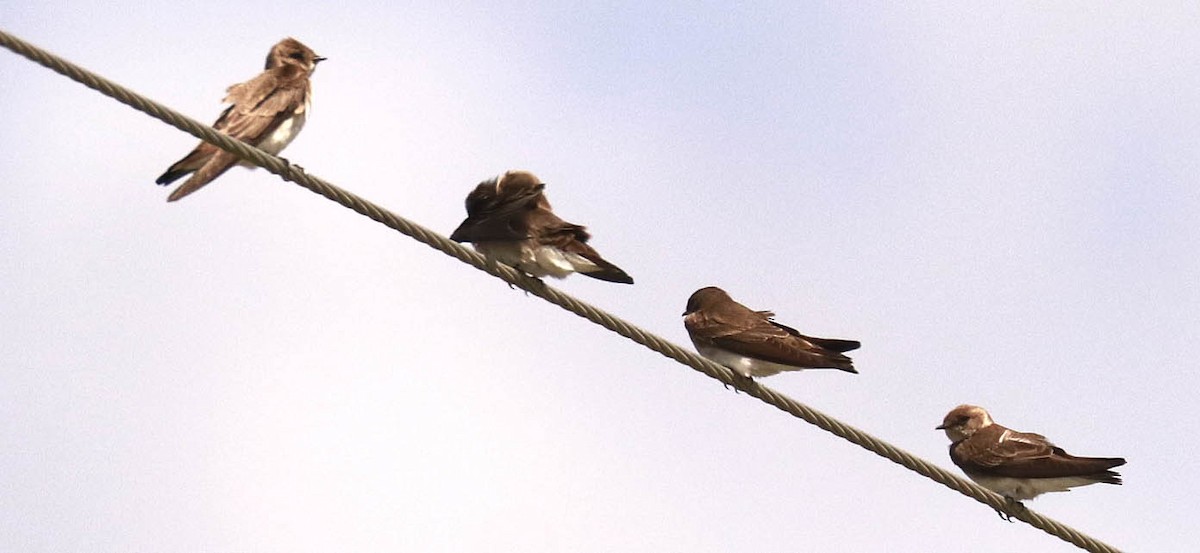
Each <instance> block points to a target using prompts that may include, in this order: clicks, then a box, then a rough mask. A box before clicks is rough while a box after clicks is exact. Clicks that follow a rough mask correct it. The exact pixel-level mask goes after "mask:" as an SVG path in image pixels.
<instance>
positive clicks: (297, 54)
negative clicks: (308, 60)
mask: <svg viewBox="0 0 1200 553" xmlns="http://www.w3.org/2000/svg"><path fill="white" fill-rule="evenodd" d="M288 57H289V58H292V59H294V60H302V59H304V54H303V53H301V52H292V53H291V54H288Z"/></svg>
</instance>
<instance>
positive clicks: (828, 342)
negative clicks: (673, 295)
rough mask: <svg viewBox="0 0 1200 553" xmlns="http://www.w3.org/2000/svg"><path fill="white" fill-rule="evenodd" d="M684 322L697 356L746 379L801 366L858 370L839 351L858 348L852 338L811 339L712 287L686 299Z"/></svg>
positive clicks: (797, 368)
mask: <svg viewBox="0 0 1200 553" xmlns="http://www.w3.org/2000/svg"><path fill="white" fill-rule="evenodd" d="M683 315H684V318H683V326H684V328H686V329H687V332H688V336H690V337H691V338H692V343H693V344H695V345H696V350H697V351H699V352H700V355H703V356H704V357H707V358H709V359H711V360H713V361H716V362H717V363H720V364H722V365H724V366H726V367H728V368H729V369H730V370H732V371H734V372H736V373H737V374H739V375H742V376H743V377H746V378H751V377H755V376H771V375H773V374H779V373H780V372H783V371H798V370H802V369H838V370H842V371H846V372H851V373H855V374H857V373H858V371H856V370H854V364H853V361H851V359H850V358H849V357H847V356H845V355H842V353H844V352H847V351H851V350H855V349H858V347H859V346H860V345H862V344H860V343H858V342H856V341H853V340H835V339H831V338H814V337H812V336H805V335H803V334H800V333H799V332H798V331H796V329H794V328H791V327H788V326H784V325H781V324H779V323H777V322H775V321H773V320H771V317H774V316H775V314H774V313H772V312H770V311H754V310H752V309H750V308H748V307H746V306H744V305H742V304H740V303H738V302H736V301H733V298H730V297H729V294H727V293H725V291H724V290H722V289H720V288H717V287H715V286H709V287H707V288H701V289H699V290H696V291H695V292H694V293H692V296H691V297H689V298H688V302H687V310H685V311H684V312H683Z"/></svg>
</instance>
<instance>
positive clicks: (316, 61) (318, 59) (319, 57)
mask: <svg viewBox="0 0 1200 553" xmlns="http://www.w3.org/2000/svg"><path fill="white" fill-rule="evenodd" d="M327 59H329V58H322V57H321V56H317V57H316V58H313V63H321V62H323V61H325V60H327Z"/></svg>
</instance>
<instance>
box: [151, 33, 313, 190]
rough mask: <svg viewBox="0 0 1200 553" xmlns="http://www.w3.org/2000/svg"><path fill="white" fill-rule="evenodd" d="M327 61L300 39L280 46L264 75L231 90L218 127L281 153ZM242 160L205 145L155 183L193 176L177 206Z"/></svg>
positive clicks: (300, 120) (270, 57) (297, 129)
mask: <svg viewBox="0 0 1200 553" xmlns="http://www.w3.org/2000/svg"><path fill="white" fill-rule="evenodd" d="M324 59H325V58H322V57H319V56H317V55H316V54H315V53H313V51H312V50H311V49H309V48H308V47H307V46H305V45H303V44H301V43H300V42H299V41H298V40H296V39H293V38H286V39H284V40H282V41H280V42H279V43H278V44H276V45H275V46H274V47H272V48H271V52H270V53H269V54H268V55H267V64H266V70H265V71H263V72H262V73H260V74H259V75H258V76H257V77H254V78H253V79H250V80H249V81H246V82H244V83H240V84H235V85H233V86H231V87H229V90H228V95H226V96H225V99H224V102H225V103H228V104H230V106H229V107H228V108H226V109H225V111H224V112H222V113H221V116H220V117H219V118H218V119H217V122H216V123H213V127H214V128H216V129H217V130H219V131H221V132H224V133H225V134H228V135H229V136H232V137H234V138H237V139H239V140H241V141H243V142H246V143H248V144H251V145H254V146H257V147H259V148H262V149H263V150H266V151H267V152H269V153H272V154H278V153H279V152H280V151H282V150H283V148H284V147H286V146H287V145H288V143H290V142H291V141H292V139H293V138H295V137H296V134H297V133H299V132H300V129H301V128H302V127H303V126H304V121H305V119H306V117H307V115H308V113H307V112H308V109H309V104H310V101H311V99H312V85H311V83H310V81H309V77H310V76H311V75H312V73H313V71H314V70H315V69H316V66H317V63H319V62H321V61H322V60H324ZM238 161H239V158H238V157H237V156H235V155H233V154H231V153H229V152H226V151H225V150H222V149H220V148H218V147H216V146H213V145H212V144H209V143H207V142H201V143H200V145H199V146H196V148H195V149H194V150H192V151H191V152H190V153H189V154H188V155H186V156H184V158H183V159H181V160H179V161H177V162H175V164H173V165H171V167H170V168H169V169H167V171H166V172H165V173H163V174H162V175H161V176H159V177H158V179H156V180H155V181H154V182H156V183H158V184H162V185H166V184H170V183H172V182H174V181H175V180H177V179H179V178H180V177H182V176H184V175H187V174H188V173H192V176H191V178H189V179H188V180H186V181H184V183H183V184H182V185H180V186H179V188H177V189H175V191H174V192H172V193H171V195H170V196H169V197H168V198H167V201H171V202H173V201H175V200H178V199H180V198H182V197H184V196H187V195H188V194H191V193H192V192H195V191H197V190H199V189H200V188H201V187H203V186H204V185H206V184H208V183H210V182H212V181H213V179H216V178H217V177H219V176H221V175H222V174H224V173H225V171H228V170H229V168H230V167H233V166H234V165H235V164H237V163H238Z"/></svg>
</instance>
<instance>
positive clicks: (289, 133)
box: [258, 110, 308, 155]
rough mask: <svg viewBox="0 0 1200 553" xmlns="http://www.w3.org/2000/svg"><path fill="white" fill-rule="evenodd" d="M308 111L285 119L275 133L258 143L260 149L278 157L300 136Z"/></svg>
mask: <svg viewBox="0 0 1200 553" xmlns="http://www.w3.org/2000/svg"><path fill="white" fill-rule="evenodd" d="M307 113H308V110H305V111H302V112H300V113H297V114H296V115H293V116H292V117H289V118H287V119H284V120H283V122H282V123H280V124H279V127H278V128H276V129H275V131H274V132H272V133H271V134H269V135H267V137H266V138H264V139H262V141H260V142H259V143H258V148H259V149H260V150H264V151H266V152H269V153H272V154H275V155H278V154H279V152H282V151H283V149H284V148H286V147H287V145H288V144H291V143H292V141H293V140H295V139H296V135H298V134H300V129H303V128H304V120H305V114H307Z"/></svg>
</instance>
